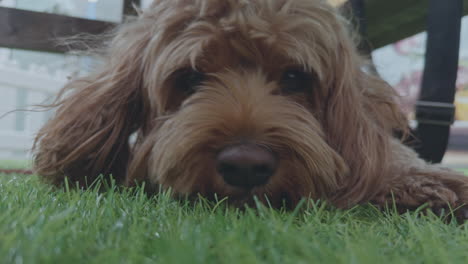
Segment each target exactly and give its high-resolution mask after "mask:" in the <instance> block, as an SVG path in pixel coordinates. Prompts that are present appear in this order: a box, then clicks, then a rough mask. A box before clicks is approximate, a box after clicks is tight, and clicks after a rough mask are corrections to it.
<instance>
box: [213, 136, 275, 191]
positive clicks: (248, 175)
mask: <svg viewBox="0 0 468 264" xmlns="http://www.w3.org/2000/svg"><path fill="white" fill-rule="evenodd" d="M276 166H277V158H276V157H275V155H274V154H273V153H272V152H271V151H269V150H267V149H266V148H263V147H260V146H256V145H253V144H242V145H234V146H229V147H226V148H224V149H223V150H222V151H221V152H219V154H218V156H217V171H218V173H219V174H220V175H221V176H222V177H223V178H224V181H225V182H226V183H227V184H229V185H232V186H236V187H241V188H246V189H251V188H253V187H255V186H259V185H263V184H265V183H267V182H268V179H269V178H270V177H271V176H272V175H273V174H274V173H275V170H276Z"/></svg>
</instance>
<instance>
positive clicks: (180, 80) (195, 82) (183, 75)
mask: <svg viewBox="0 0 468 264" xmlns="http://www.w3.org/2000/svg"><path fill="white" fill-rule="evenodd" d="M204 80H205V75H204V74H203V73H201V72H198V71H195V70H193V69H183V70H179V71H178V72H177V73H176V79H175V86H176V87H177V89H180V91H181V92H183V93H185V94H186V95H191V94H193V93H194V92H196V90H197V88H198V86H200V85H201V83H202V82H203V81H204Z"/></svg>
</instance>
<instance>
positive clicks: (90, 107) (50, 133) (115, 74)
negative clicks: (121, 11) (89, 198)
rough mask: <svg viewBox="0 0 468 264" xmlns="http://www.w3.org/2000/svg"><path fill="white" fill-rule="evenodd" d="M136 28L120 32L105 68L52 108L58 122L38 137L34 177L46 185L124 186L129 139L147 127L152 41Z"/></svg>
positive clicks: (69, 89) (71, 87)
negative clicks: (111, 182)
mask: <svg viewBox="0 0 468 264" xmlns="http://www.w3.org/2000/svg"><path fill="white" fill-rule="evenodd" d="M142 26H143V25H141V24H139V23H137V22H133V23H127V24H125V25H124V26H122V27H121V28H120V29H119V30H118V31H116V32H117V33H116V36H115V37H114V38H113V39H112V41H111V42H110V43H109V46H108V48H107V50H106V52H105V54H104V61H103V64H102V66H101V68H100V69H99V70H98V71H96V72H94V73H92V74H91V75H89V76H87V77H83V78H79V79H76V80H73V81H71V82H70V83H68V84H67V85H66V86H65V87H64V88H63V90H62V91H61V92H60V93H59V96H58V97H57V99H56V101H55V102H54V103H53V104H52V105H51V107H53V108H57V110H56V112H55V114H54V116H53V117H52V118H51V119H50V120H49V121H48V122H47V123H46V124H45V125H44V127H42V129H41V130H40V131H39V133H38V134H37V136H36V139H35V142H34V147H33V154H34V169H35V172H36V173H37V174H39V175H41V176H42V177H44V178H45V179H46V180H47V181H48V182H51V183H54V184H57V185H59V184H61V183H62V182H63V181H64V179H65V177H68V179H69V180H70V181H71V182H73V183H74V182H79V184H80V186H84V187H85V186H86V185H88V184H90V183H91V182H92V181H93V180H94V179H95V178H96V177H97V176H99V175H100V174H103V175H110V174H112V175H113V178H114V179H116V181H117V182H123V181H124V180H125V179H124V177H125V174H126V170H127V164H128V162H129V159H130V155H131V154H130V146H129V143H128V142H129V137H130V135H131V134H132V133H134V132H135V131H137V130H139V129H140V128H141V127H142V126H144V123H145V122H146V119H147V116H146V113H148V112H149V111H147V109H146V108H147V107H148V102H147V100H145V98H147V96H145V95H144V94H143V93H144V89H143V72H144V70H143V57H144V55H143V54H144V52H143V51H144V49H145V47H146V46H147V44H148V41H149V38H150V37H149V36H146V35H145V34H147V33H145V32H146V31H145V30H143V29H142V28H141V27H142Z"/></svg>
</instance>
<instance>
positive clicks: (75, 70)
mask: <svg viewBox="0 0 468 264" xmlns="http://www.w3.org/2000/svg"><path fill="white" fill-rule="evenodd" d="M330 1H331V2H333V3H334V4H337V5H340V4H342V2H344V1H340V0H330ZM136 2H138V4H139V5H141V8H143V9H144V8H146V7H147V6H148V5H149V4H150V2H151V0H142V1H136ZM370 2H372V1H370ZM374 2H378V1H374ZM380 2H384V1H380ZM386 2H392V1H386ZM397 2H402V3H403V5H400V7H399V9H395V8H393V9H389V10H388V16H389V17H390V16H393V19H394V20H395V21H396V20H398V21H400V24H394V26H393V27H392V23H394V22H393V21H391V18H390V19H389V20H387V22H385V21H386V20H385V15H387V14H386V13H385V12H387V11H386V10H385V8H384V7H382V8H377V7H372V6H371V7H369V8H368V9H367V13H368V15H369V20H372V19H374V20H376V19H380V20H379V21H380V22H381V24H383V25H386V27H387V28H388V27H389V26H390V27H392V28H391V29H392V32H396V33H395V34H394V35H392V34H389V33H385V32H380V35H379V34H378V33H379V32H378V28H377V26H374V28H372V27H373V25H377V24H375V23H374V24H372V23H370V22H369V25H368V27H369V32H370V34H371V36H369V38H370V39H371V42H372V43H371V44H373V45H372V58H373V61H374V64H375V66H376V69H377V71H378V73H379V74H380V75H381V76H382V77H383V78H384V79H385V80H386V81H387V82H389V83H390V84H391V85H392V86H393V87H394V88H395V89H396V91H397V92H398V93H399V94H400V95H401V97H402V105H401V107H402V109H403V110H404V111H405V113H407V115H408V116H409V117H410V118H414V104H415V102H416V100H417V98H418V95H419V91H420V86H421V80H422V75H423V74H422V73H423V67H424V54H425V48H426V37H427V35H426V33H425V32H424V22H425V18H424V19H421V17H424V12H422V11H421V10H422V9H424V8H425V7H424V4H426V5H427V1H419V0H418V1H413V2H414V3H413V2H412V3H411V4H410V3H409V2H406V1H400V0H398V1H395V3H397ZM129 3H131V1H124V0H40V1H37V0H0V11H1V8H15V9H19V10H27V11H35V12H41V13H48V14H57V15H60V16H67V17H73V18H82V19H86V20H96V21H101V22H103V23H102V24H101V25H103V26H106V25H113V24H115V23H121V22H122V21H123V19H124V17H125V15H126V14H129V12H130V13H131V11H128V8H129ZM405 5H406V6H405ZM465 8H466V7H465ZM5 10H6V9H5ZM375 10H378V12H377V11H375ZM392 12H393V13H392ZM403 13H405V14H406V16H408V14H409V17H411V16H412V15H413V14H414V17H413V20H408V22H405V20H401V19H398V16H396V15H398V14H403ZM8 14H9V13H8ZM25 14H29V13H25ZM1 16H2V13H1V12H0V24H1V23H3V22H2V17H1ZM418 16H419V17H418ZM379 17H381V18H379ZM58 18H60V17H58ZM416 18H417V19H416ZM418 19H419V20H421V21H420V22H417V21H419V20H418ZM64 21H65V20H64ZM66 21H68V20H66ZM415 21H416V22H415ZM7 23H9V20H7ZM64 23H65V22H64ZM66 23H68V22H66ZM70 23H71V22H70ZM405 23H406V24H405ZM411 23H413V24H411ZM416 24H417V25H416ZM415 25H416V26H415ZM73 26H74V24H73V23H71V24H70V27H73ZM0 28H1V26H0ZM382 28H384V27H382ZM409 28H411V30H405V29H409ZM419 29H421V30H419ZM418 32H419V33H418ZM3 33H4V32H3ZM384 33H385V34H384ZM389 36H391V37H389ZM1 37H2V30H1V29H0V38H1ZM1 46H2V45H1V43H0V95H1V96H0V115H3V116H2V118H1V119H0V159H3V160H28V159H29V158H30V153H29V149H30V147H31V145H32V140H33V137H34V134H35V133H36V131H37V130H38V128H39V127H40V126H41V125H42V124H43V123H44V122H45V121H46V120H47V118H48V117H49V116H50V113H49V112H34V111H21V110H23V109H34V107H32V105H35V104H43V103H47V102H50V100H51V98H52V96H53V95H54V94H55V93H56V92H57V91H58V90H59V89H60V88H61V87H62V86H63V85H64V83H65V82H66V81H67V78H68V77H70V76H74V75H77V74H82V73H84V72H86V71H87V70H88V69H89V64H90V61H91V60H92V58H88V57H85V56H77V55H72V54H66V53H62V52H61V51H58V50H54V49H52V50H51V51H47V52H44V51H34V50H31V49H28V48H26V49H24V48H21V47H20V48H21V49H11V48H5V47H1ZM3 46H6V45H3ZM456 86H457V88H456V89H457V93H456V98H455V104H456V107H457V108H456V109H457V110H456V122H455V124H454V126H453V127H452V135H451V138H450V141H449V149H448V152H447V154H446V156H445V158H444V163H446V164H448V165H451V166H462V167H463V166H465V167H467V166H468V17H466V16H465V17H463V19H462V28H461V42H460V59H459V67H458V79H457V84H456ZM13 110H18V111H13ZM10 111H13V112H11V113H9V114H7V115H4V114H5V113H8V112H10Z"/></svg>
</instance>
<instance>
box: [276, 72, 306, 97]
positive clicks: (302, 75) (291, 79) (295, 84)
mask: <svg viewBox="0 0 468 264" xmlns="http://www.w3.org/2000/svg"><path fill="white" fill-rule="evenodd" d="M312 80H313V78H312V75H311V74H310V73H307V72H304V71H301V70H297V69H290V70H286V71H285V72H284V73H283V75H282V76H281V80H280V86H281V91H282V92H283V93H286V94H291V93H298V92H303V91H304V90H306V89H308V88H309V87H310V86H311V84H312V83H311V82H312Z"/></svg>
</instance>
